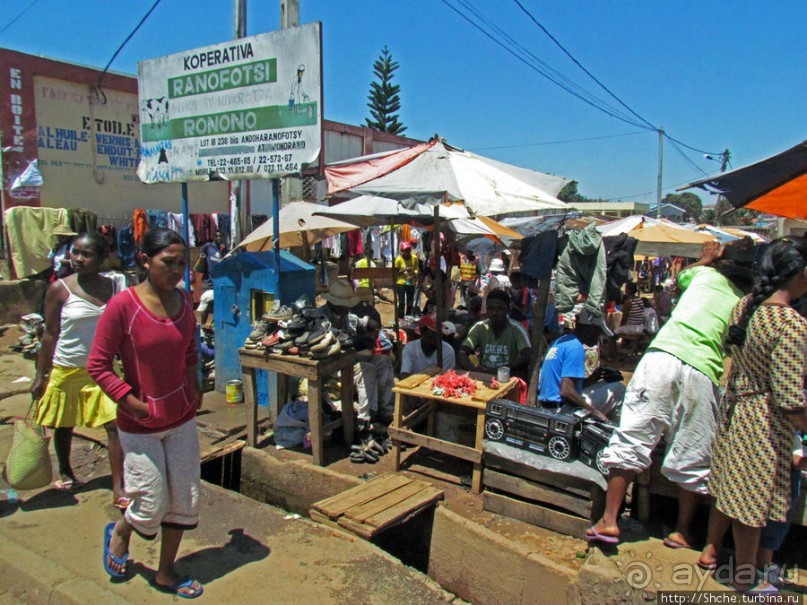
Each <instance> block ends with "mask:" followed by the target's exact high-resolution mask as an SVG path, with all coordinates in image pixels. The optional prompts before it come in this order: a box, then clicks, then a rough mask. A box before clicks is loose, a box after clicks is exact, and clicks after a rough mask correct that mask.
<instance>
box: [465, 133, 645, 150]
mask: <svg viewBox="0 0 807 605" xmlns="http://www.w3.org/2000/svg"><path fill="white" fill-rule="evenodd" d="M637 134H645V131H643V130H640V131H636V132H623V133H620V134H606V135H601V136H598V137H584V138H580V139H564V140H560V141H541V142H540V143H517V144H515V145H497V146H494V147H469V148H468V149H470V150H471V151H490V150H493V149H515V148H518V147H541V146H544V145H561V144H563V143H581V142H584V141H599V140H602V139H615V138H617V137H630V136H634V135H637Z"/></svg>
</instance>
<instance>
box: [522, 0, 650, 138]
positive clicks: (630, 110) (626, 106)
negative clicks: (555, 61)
mask: <svg viewBox="0 0 807 605" xmlns="http://www.w3.org/2000/svg"><path fill="white" fill-rule="evenodd" d="M513 2H515V3H516V4H517V5H518V7H519V8H520V9H521V10H522V11H523V12H524V13H525V14H526V15H527V16H528V17H529V18H530V20H531V21H532V22H533V23H535V25H537V26H538V27H539V28H540V29H541V31H542V32H544V33H545V34H546V35H547V37H549V39H550V40H552V42H554V43H555V45H556V46H557V47H558V48H560V49H561V50H562V51H563V52H564V54H565V55H566V56H567V57H569V59H571V61H572V62H573V63H574V64H575V65H577V67H579V68H580V69H581V70H583V73H585V74H586V75H587V76H588V77H589V78H591V79H592V80H594V82H596V83H597V85H598V86H599V87H600V88H602V89H603V90H604V91H605V92H607V93H608V94H609V95H610V96H611V97H612V98H613V99H614V100H615V101H616V102H617V103H619V104H620V105H622V107H624V108H625V109H627V110H628V111H629V112H630V113H631V114H633V115H634V116H635V117H636V118H638V119H639V120H641V121H642V122H644V123H645V124H647V125H648V126H649V127H650V128H652V129H653V130H658V128H656V127H655V126H653V124H651V123H650V122H648V121H647V120H646V119H644V118H643V117H642V116H640V115H639V114H638V113H636V112H635V111H634V110H633V109H632V108H631V107H629V106H628V104H627V103H625V102H624V101H623V100H622V99H620V98H619V97H618V96H616V94H614V93H613V92H612V91H611V89H609V88H608V87H607V86H606V85H605V84H603V83H602V82H601V81H600V80H599V79H597V78H596V77H595V76H594V74H592V73H591V72H590V71H589V70H588V69H586V68H585V67H583V64H582V63H580V61H578V60H577V59H575V58H574V56H572V53H570V52H569V51H568V50H566V48H565V47H564V46H563V44H561V43H560V42H559V41H558V39H557V38H556V37H555V36H553V35H552V34H551V33H549V30H548V29H546V27H544V26H543V24H541V23H540V22H539V21H538V19H536V18H535V17H534V16H533V15H532V13H530V11H528V10H527V9H526V8H525V7H524V5H523V4H521V2H520V1H519V0H513Z"/></svg>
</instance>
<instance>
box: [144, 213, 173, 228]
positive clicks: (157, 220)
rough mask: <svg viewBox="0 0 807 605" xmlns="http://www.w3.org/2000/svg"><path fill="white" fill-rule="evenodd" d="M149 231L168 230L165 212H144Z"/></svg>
mask: <svg viewBox="0 0 807 605" xmlns="http://www.w3.org/2000/svg"><path fill="white" fill-rule="evenodd" d="M146 218H147V219H148V222H149V227H150V228H151V229H168V213H167V212H166V211H165V210H146Z"/></svg>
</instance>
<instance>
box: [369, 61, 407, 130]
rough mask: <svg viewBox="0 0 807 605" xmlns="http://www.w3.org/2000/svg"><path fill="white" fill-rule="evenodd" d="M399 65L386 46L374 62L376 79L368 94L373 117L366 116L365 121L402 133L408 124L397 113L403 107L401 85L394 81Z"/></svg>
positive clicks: (375, 126) (382, 128)
mask: <svg viewBox="0 0 807 605" xmlns="http://www.w3.org/2000/svg"><path fill="white" fill-rule="evenodd" d="M398 67H399V66H398V62H397V61H393V60H392V54H390V52H389V49H388V48H387V47H386V46H385V47H384V48H383V50H382V51H381V55H380V56H379V57H378V59H376V61H375V63H373V73H374V74H375V77H376V81H374V82H372V83H371V84H370V94H369V95H368V96H367V99H368V100H369V101H370V102H369V103H367V107H369V108H370V115H371V116H372V119H371V118H366V120H365V123H366V125H367V126H368V127H369V128H373V129H374V130H380V131H381V132H389V133H392V134H398V135H402V134H403V133H404V132H405V131H406V126H404V125H403V124H401V123H400V122H399V121H398V114H397V113H396V112H397V111H398V110H399V109H400V108H401V99H400V97H399V96H398V92H399V91H400V89H401V87H400V86H398V85H397V84H393V83H392V78H394V77H395V70H396V69H398Z"/></svg>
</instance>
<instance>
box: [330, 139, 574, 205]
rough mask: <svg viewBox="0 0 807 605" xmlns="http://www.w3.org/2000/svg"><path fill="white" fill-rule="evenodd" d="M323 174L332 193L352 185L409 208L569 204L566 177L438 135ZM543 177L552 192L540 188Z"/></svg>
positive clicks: (356, 190) (357, 190)
mask: <svg viewBox="0 0 807 605" xmlns="http://www.w3.org/2000/svg"><path fill="white" fill-rule="evenodd" d="M530 173H534V174H533V175H532V176H530ZM325 176H326V178H327V179H328V194H329V195H332V194H334V193H337V192H340V191H347V190H349V191H352V192H354V193H358V194H372V195H380V196H384V197H390V198H394V199H397V200H401V201H402V202H403V203H404V205H405V206H407V207H410V208H411V207H414V206H416V205H417V204H419V203H424V204H431V205H433V204H438V203H443V202H446V201H448V202H462V203H463V204H465V206H467V207H468V209H469V210H470V212H471V213H472V214H474V215H477V216H504V215H508V214H521V213H525V212H530V211H537V210H548V209H558V210H566V209H568V205H567V204H565V203H564V202H562V201H560V200H559V199H557V198H556V197H555V194H556V193H557V192H559V191H560V189H562V188H563V186H564V185H565V184H566V183H568V182H569V180H568V179H564V178H562V177H553V176H552V175H544V174H542V173H538V172H535V171H530V170H527V169H525V168H519V167H517V166H509V165H507V164H502V163H501V162H496V161H495V160H490V159H488V158H483V157H482V156H478V155H476V154H472V153H469V152H467V151H463V150H462V149H458V148H456V147H452V146H450V145H448V144H447V143H445V142H443V141H442V140H440V139H438V138H435V139H432V140H431V141H429V142H428V143H424V144H422V145H416V146H414V147H408V148H405V149H401V150H398V151H392V152H387V153H382V154H375V155H372V156H365V157H360V158H355V159H354V160H348V161H345V162H337V163H335V164H329V165H328V166H326V167H325ZM539 182H543V183H545V186H549V187H550V188H551V189H553V190H554V193H549V192H547V191H546V190H545V189H542V188H540V187H538V185H537V184H538V183H539Z"/></svg>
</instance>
